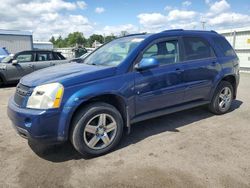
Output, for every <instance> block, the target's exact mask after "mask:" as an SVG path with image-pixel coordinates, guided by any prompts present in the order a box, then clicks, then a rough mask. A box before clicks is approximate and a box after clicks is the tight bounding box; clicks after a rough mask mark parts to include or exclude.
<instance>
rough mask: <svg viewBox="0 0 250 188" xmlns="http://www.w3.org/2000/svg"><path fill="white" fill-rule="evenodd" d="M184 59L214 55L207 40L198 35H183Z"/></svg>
mask: <svg viewBox="0 0 250 188" xmlns="http://www.w3.org/2000/svg"><path fill="white" fill-rule="evenodd" d="M183 42H184V49H185V56H184V60H196V59H204V58H210V57H214V52H213V50H212V48H211V46H210V45H209V44H208V42H207V41H206V40H204V39H202V38H200V37H183Z"/></svg>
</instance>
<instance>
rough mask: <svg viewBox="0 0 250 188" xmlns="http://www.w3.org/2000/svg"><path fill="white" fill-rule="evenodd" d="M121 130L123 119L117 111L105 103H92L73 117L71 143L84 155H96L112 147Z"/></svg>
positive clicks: (119, 137)
mask: <svg viewBox="0 0 250 188" xmlns="http://www.w3.org/2000/svg"><path fill="white" fill-rule="evenodd" d="M122 132H123V120H122V117H121V114H120V113H119V111H118V110H117V109H116V108H115V107H114V106H112V105H109V104H106V103H94V104H91V105H89V106H87V107H86V108H84V109H83V110H81V111H80V112H78V114H77V115H76V117H75V118H74V120H73V123H72V130H71V143H72V144H73V146H74V148H75V149H76V150H77V151H78V152H80V153H81V154H83V155H85V156H98V155H102V154H105V153H107V152H109V151H111V150H112V149H114V147H115V146H116V145H117V144H118V143H119V141H120V139H121V137H122Z"/></svg>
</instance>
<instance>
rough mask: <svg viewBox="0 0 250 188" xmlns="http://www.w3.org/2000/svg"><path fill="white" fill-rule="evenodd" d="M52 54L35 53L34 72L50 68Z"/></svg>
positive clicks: (46, 52) (44, 52)
mask: <svg viewBox="0 0 250 188" xmlns="http://www.w3.org/2000/svg"><path fill="white" fill-rule="evenodd" d="M51 56H52V53H51V52H48V51H37V52H36V63H35V65H34V68H35V70H40V69H44V68H46V67H50V66H51V59H52V57H51Z"/></svg>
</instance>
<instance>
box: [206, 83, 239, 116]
mask: <svg viewBox="0 0 250 188" xmlns="http://www.w3.org/2000/svg"><path fill="white" fill-rule="evenodd" d="M233 96H234V90H233V86H232V84H231V83H230V82H227V81H221V82H220V83H219V85H218V86H217V88H216V90H215V92H214V96H213V98H212V101H211V103H210V104H209V110H210V111H211V112H212V113H214V114H216V115H221V114H225V113H227V112H228V111H229V110H230V108H231V105H232V101H233Z"/></svg>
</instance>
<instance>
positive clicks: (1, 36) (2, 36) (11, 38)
mask: <svg viewBox="0 0 250 188" xmlns="http://www.w3.org/2000/svg"><path fill="white" fill-rule="evenodd" d="M0 47H5V48H6V49H7V50H8V51H9V52H10V53H17V52H20V51H23V50H32V49H33V43H32V32H30V31H19V30H4V29H0Z"/></svg>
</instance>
